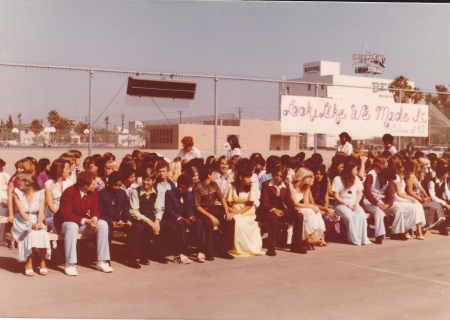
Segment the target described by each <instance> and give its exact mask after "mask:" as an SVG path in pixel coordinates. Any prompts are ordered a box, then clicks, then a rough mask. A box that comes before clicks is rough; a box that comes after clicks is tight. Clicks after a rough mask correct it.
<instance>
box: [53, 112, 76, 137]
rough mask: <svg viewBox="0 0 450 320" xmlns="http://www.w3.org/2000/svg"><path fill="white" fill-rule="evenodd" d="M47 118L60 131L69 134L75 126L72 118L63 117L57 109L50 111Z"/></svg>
mask: <svg viewBox="0 0 450 320" xmlns="http://www.w3.org/2000/svg"><path fill="white" fill-rule="evenodd" d="M47 120H48V122H49V123H50V125H51V126H52V127H54V128H55V129H56V130H57V131H58V132H59V133H65V134H68V133H69V132H70V130H72V128H73V122H72V120H70V119H66V118H63V117H61V116H60V115H59V113H58V111H56V110H50V111H49V113H48V116H47Z"/></svg>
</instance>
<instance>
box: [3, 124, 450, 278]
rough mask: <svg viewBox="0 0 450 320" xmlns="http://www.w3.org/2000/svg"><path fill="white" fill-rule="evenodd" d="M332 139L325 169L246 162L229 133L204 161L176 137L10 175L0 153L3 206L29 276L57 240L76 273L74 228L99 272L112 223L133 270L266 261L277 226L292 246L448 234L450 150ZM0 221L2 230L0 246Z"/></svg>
mask: <svg viewBox="0 0 450 320" xmlns="http://www.w3.org/2000/svg"><path fill="white" fill-rule="evenodd" d="M340 138H341V143H342V146H339V147H338V150H337V151H336V154H335V155H334V156H333V158H332V159H331V165H330V167H329V168H328V169H327V167H326V166H325V164H324V163H323V162H324V161H323V158H322V156H321V154H319V153H314V154H312V156H311V157H310V158H306V157H305V153H303V152H301V153H299V154H297V155H296V156H294V157H291V156H289V155H283V156H281V157H279V156H276V155H271V156H269V157H267V158H266V159H264V158H263V157H262V155H261V154H260V153H254V154H252V155H251V156H250V157H249V158H244V157H242V156H241V152H240V145H239V142H238V140H237V137H236V136H232V137H231V139H229V143H230V146H231V152H229V153H228V155H227V156H226V155H223V156H220V157H218V158H215V157H214V156H209V157H208V158H207V159H206V160H204V158H202V157H201V154H200V151H199V150H198V149H194V148H193V139H192V137H184V138H183V140H182V143H183V149H182V150H180V153H179V155H180V156H179V157H177V158H175V159H173V161H171V162H170V163H169V162H167V161H166V160H164V158H163V157H161V156H158V155H157V154H156V153H149V152H143V151H141V150H134V151H133V152H132V154H127V155H126V156H124V157H123V159H116V157H115V155H114V154H112V153H110V152H108V153H105V154H104V155H100V154H95V155H93V156H90V157H86V158H85V159H84V162H83V164H82V165H81V158H82V154H81V152H80V151H78V150H71V151H69V152H67V153H64V154H62V155H61V156H60V157H59V158H58V159H55V160H54V161H52V162H50V161H49V160H48V159H40V160H39V161H37V160H36V159H34V158H33V157H27V158H24V159H20V160H19V161H17V162H16V163H15V168H16V172H15V173H14V174H13V175H12V176H11V177H9V176H8V175H6V174H4V173H3V168H4V167H5V162H4V161H3V160H1V159H0V168H1V171H0V173H1V175H0V178H1V179H0V183H1V185H0V190H2V192H3V193H4V194H3V193H2V197H1V201H2V203H1V208H2V210H3V211H2V213H3V215H4V216H7V220H8V222H9V223H10V229H11V233H12V234H13V236H14V239H15V241H17V243H18V254H19V260H20V261H23V262H25V274H26V275H27V276H33V274H34V270H33V264H32V259H33V252H34V251H37V252H39V273H40V274H41V275H46V274H47V272H48V271H47V268H46V259H49V258H50V255H51V254H52V249H53V250H55V248H58V249H59V250H63V251H64V256H65V268H64V269H65V273H66V274H67V275H69V276H76V275H77V274H78V273H77V269H76V263H77V234H79V233H86V234H93V235H95V236H94V237H95V238H96V250H97V269H98V270H100V271H102V272H106V273H111V272H113V268H112V266H111V261H110V260H111V258H110V246H111V241H112V237H113V230H116V229H118V228H121V230H123V231H124V232H125V233H126V234H127V237H126V252H127V257H126V259H127V264H128V265H129V266H130V267H132V268H135V269H140V268H142V266H143V265H144V266H145V265H149V264H150V261H151V260H153V261H158V262H160V263H167V262H168V259H167V256H168V255H173V256H175V259H174V261H176V262H178V263H180V264H190V263H193V262H194V261H196V262H198V263H205V262H206V261H214V259H215V257H219V258H223V259H229V260H231V259H234V258H235V257H247V256H256V255H267V256H271V257H274V256H276V255H277V252H276V249H279V247H280V246H279V242H280V232H285V230H284V231H283V228H280V226H285V227H287V236H286V237H285V241H286V242H285V244H287V245H289V249H290V252H292V253H297V254H306V253H307V252H308V251H310V250H315V247H325V246H327V242H329V241H333V240H336V241H343V242H347V243H350V244H353V245H357V246H360V245H368V244H371V243H375V244H382V243H383V241H384V240H385V239H387V238H390V239H396V240H408V239H411V238H415V239H418V240H424V239H425V238H426V236H429V235H431V230H432V229H434V230H437V231H439V233H440V234H441V235H448V232H447V225H448V223H447V221H448V216H449V213H450V189H449V179H448V178H449V161H450V151H445V152H444V154H443V156H442V157H441V158H438V157H437V156H436V155H435V154H433V153H430V154H428V155H424V154H423V153H422V152H420V151H417V152H414V151H412V152H413V153H414V154H412V153H411V150H408V149H405V150H400V151H399V152H397V151H396V150H395V147H394V146H393V145H392V143H393V137H392V136H391V135H388V134H387V135H385V136H384V137H383V142H384V143H385V150H384V151H383V152H381V153H380V154H378V153H376V152H369V153H368V154H365V153H363V152H361V151H354V150H353V148H351V145H350V142H351V137H350V136H349V135H348V134H347V133H345V132H344V133H342V134H341V135H340ZM449 150H450V149H449ZM368 218H369V219H368ZM368 221H369V222H372V221H373V224H374V229H375V230H374V232H375V234H374V235H375V237H374V240H373V242H372V241H371V240H370V239H369V235H368V223H369V222H368ZM6 229H8V228H7V227H6V228H2V229H0V231H1V233H0V237H1V238H0V242H1V243H2V244H5V233H6ZM48 232H56V233H60V234H64V243H62V244H61V245H57V243H56V242H55V243H53V245H52V244H51V243H50V241H49V236H48ZM266 237H267V239H266V240H265V242H264V243H265V248H266V250H263V238H266ZM167 253H170V254H167Z"/></svg>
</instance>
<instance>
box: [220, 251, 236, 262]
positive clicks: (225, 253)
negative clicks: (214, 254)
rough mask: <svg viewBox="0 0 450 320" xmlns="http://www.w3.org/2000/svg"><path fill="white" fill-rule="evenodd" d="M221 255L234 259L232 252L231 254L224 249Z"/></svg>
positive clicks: (224, 257)
mask: <svg viewBox="0 0 450 320" xmlns="http://www.w3.org/2000/svg"><path fill="white" fill-rule="evenodd" d="M220 257H221V258H222V259H227V260H233V259H234V256H232V255H231V254H229V253H228V252H226V251H224V252H222V253H221V254H220Z"/></svg>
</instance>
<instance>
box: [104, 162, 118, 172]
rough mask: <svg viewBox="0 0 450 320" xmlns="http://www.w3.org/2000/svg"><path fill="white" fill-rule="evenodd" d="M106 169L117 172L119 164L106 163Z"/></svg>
mask: <svg viewBox="0 0 450 320" xmlns="http://www.w3.org/2000/svg"><path fill="white" fill-rule="evenodd" d="M105 169H113V170H114V171H117V170H118V166H117V162H116V161H115V160H109V161H108V162H107V163H105Z"/></svg>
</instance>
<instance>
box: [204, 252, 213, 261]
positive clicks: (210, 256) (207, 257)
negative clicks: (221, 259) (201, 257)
mask: <svg viewBox="0 0 450 320" xmlns="http://www.w3.org/2000/svg"><path fill="white" fill-rule="evenodd" d="M205 256H206V261H214V253H207V254H206V255H205Z"/></svg>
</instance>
